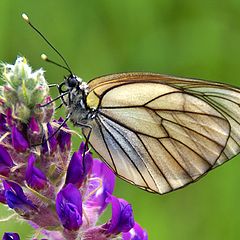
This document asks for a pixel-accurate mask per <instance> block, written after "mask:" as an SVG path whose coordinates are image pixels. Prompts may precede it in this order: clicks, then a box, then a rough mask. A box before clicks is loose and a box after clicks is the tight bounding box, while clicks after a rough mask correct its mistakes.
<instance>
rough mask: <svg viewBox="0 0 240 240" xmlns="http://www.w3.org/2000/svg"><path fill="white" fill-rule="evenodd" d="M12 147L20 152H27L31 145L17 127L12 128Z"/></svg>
mask: <svg viewBox="0 0 240 240" xmlns="http://www.w3.org/2000/svg"><path fill="white" fill-rule="evenodd" d="M12 145H13V147H14V148H15V149H16V150H17V151H19V152H25V151H26V150H27V149H28V148H29V143H28V141H27V140H26V139H25V137H24V136H23V134H22V133H21V132H20V131H19V130H18V129H17V127H16V126H13V127H12Z"/></svg>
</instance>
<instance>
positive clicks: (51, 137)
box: [47, 123, 57, 152]
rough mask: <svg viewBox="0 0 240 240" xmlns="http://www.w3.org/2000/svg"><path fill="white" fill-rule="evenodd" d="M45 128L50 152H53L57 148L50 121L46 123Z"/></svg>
mask: <svg viewBox="0 0 240 240" xmlns="http://www.w3.org/2000/svg"><path fill="white" fill-rule="evenodd" d="M47 129H48V139H49V140H48V141H49V145H50V149H51V151H52V152H54V151H55V150H56V148H57V139H56V136H54V134H55V131H54V129H53V127H52V126H51V124H50V123H47Z"/></svg>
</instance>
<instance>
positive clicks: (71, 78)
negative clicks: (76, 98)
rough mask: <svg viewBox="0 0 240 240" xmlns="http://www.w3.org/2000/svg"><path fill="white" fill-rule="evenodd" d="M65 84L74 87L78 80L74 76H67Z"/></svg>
mask: <svg viewBox="0 0 240 240" xmlns="http://www.w3.org/2000/svg"><path fill="white" fill-rule="evenodd" d="M67 84H68V87H70V88H74V87H76V86H77V84H78V80H77V79H76V77H75V76H69V77H68V79H67Z"/></svg>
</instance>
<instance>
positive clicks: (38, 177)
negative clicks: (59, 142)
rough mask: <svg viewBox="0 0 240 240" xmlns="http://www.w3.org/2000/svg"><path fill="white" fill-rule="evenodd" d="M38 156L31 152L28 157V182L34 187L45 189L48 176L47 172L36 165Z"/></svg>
mask: <svg viewBox="0 0 240 240" xmlns="http://www.w3.org/2000/svg"><path fill="white" fill-rule="evenodd" d="M35 161H36V158H35V156H34V154H31V155H30V156H29V158H28V166H27V169H26V181H27V184H28V185H29V186H30V187H32V188H33V189H37V190H40V189H43V188H44V187H45V186H46V183H47V178H46V176H45V174H44V173H43V172H42V171H41V170H40V169H38V168H36V167H34V163H35Z"/></svg>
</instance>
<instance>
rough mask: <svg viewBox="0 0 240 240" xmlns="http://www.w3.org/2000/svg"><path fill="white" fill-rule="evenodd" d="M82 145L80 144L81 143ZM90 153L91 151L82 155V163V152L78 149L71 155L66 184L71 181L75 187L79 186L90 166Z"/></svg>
mask: <svg viewBox="0 0 240 240" xmlns="http://www.w3.org/2000/svg"><path fill="white" fill-rule="evenodd" d="M81 146H82V144H81ZM92 161H93V159H92V155H91V153H89V152H88V153H86V154H85V156H84V164H83V157H82V152H81V151H78V152H75V153H74V154H73V155H72V158H71V161H70V163H69V165H68V170H67V176H66V182H65V183H66V184H68V183H72V184H74V185H75V186H76V187H78V188H79V187H80V186H81V185H82V183H83V181H84V180H85V178H86V176H87V175H88V173H89V170H90V169H91V167H92Z"/></svg>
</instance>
